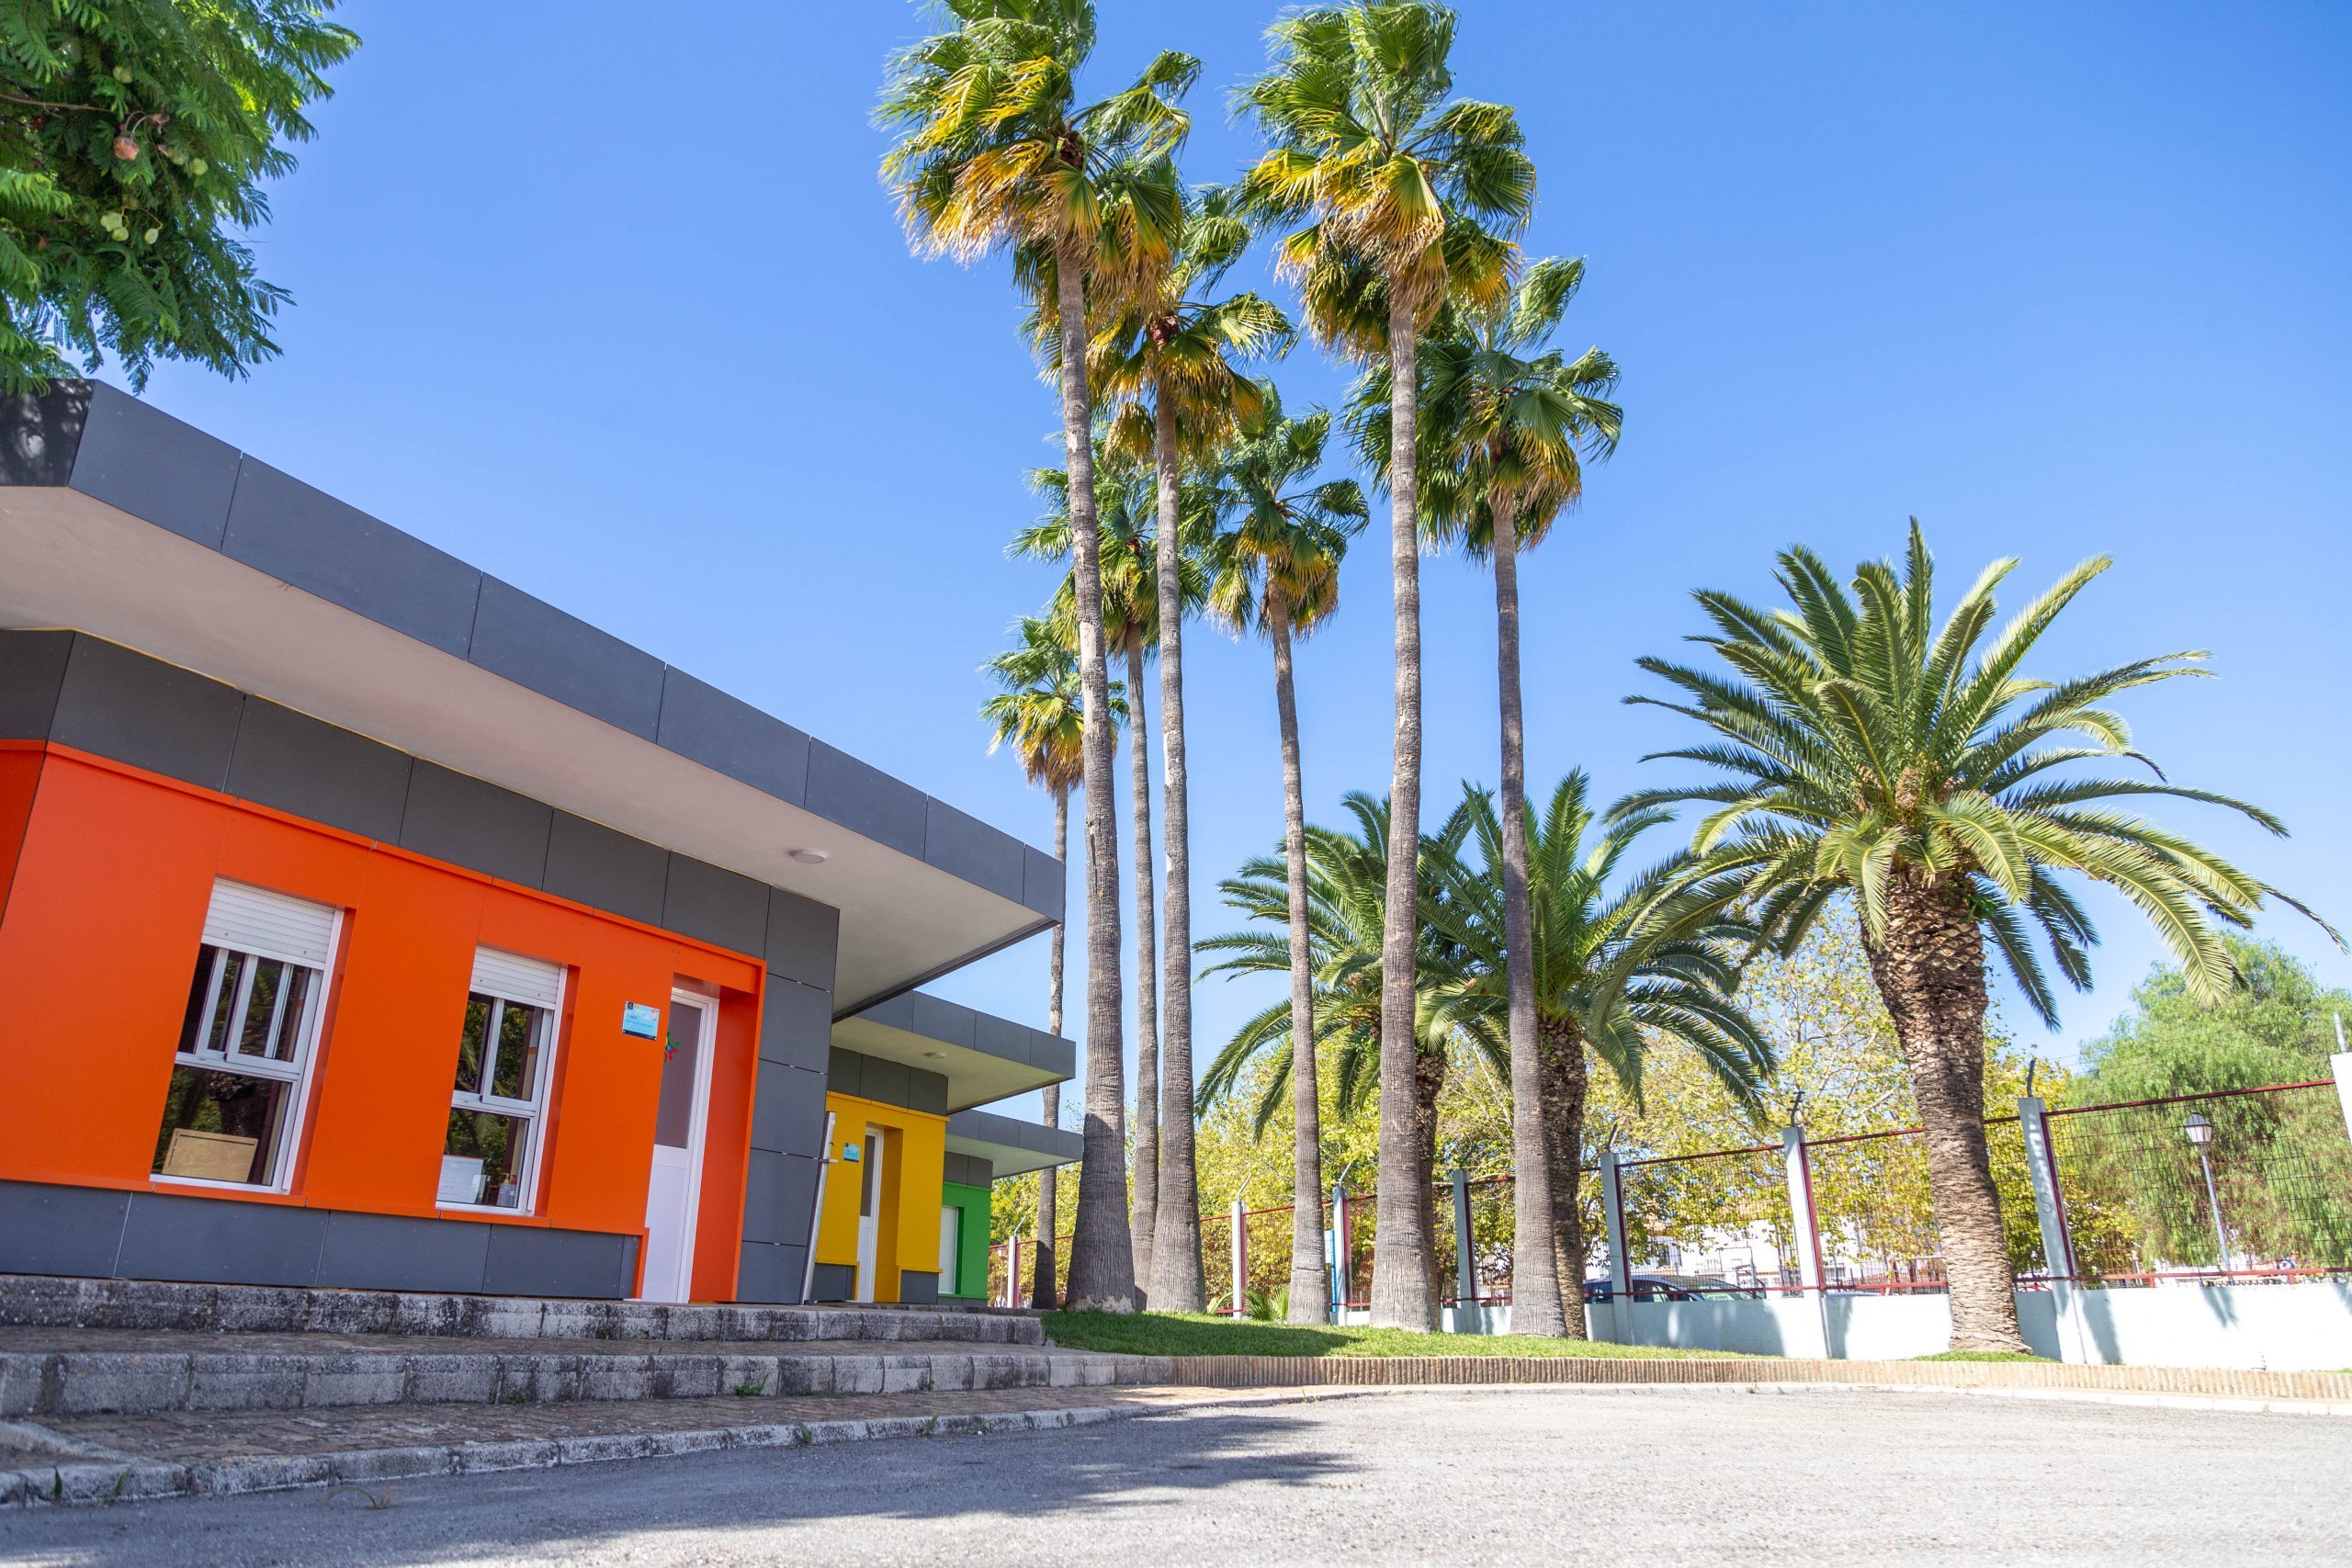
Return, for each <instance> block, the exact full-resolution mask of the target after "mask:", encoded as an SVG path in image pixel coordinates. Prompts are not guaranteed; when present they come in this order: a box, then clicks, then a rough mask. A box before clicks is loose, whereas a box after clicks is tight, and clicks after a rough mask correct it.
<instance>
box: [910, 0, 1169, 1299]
mask: <svg viewBox="0 0 2352 1568" xmlns="http://www.w3.org/2000/svg"><path fill="white" fill-rule="evenodd" d="M939 11H940V15H941V17H942V18H943V19H944V21H945V22H947V23H948V24H949V25H948V27H947V28H946V30H944V31H942V32H939V33H935V34H933V36H931V37H929V38H926V39H922V40H921V41H920V42H918V43H915V44H912V45H910V46H909V47H908V48H906V49H904V50H902V51H899V53H898V54H896V55H894V56H893V57H892V58H891V61H890V63H889V69H888V80H887V82H886V84H885V85H884V88H883V93H882V101H881V106H880V108H879V110H878V111H877V118H879V120H880V122H881V123H882V125H883V126H884V127H885V128H887V129H888V130H891V131H893V132H895V133H896V134H897V135H898V137H899V141H897V143H896V144H895V145H894V146H893V147H892V148H891V150H890V152H888V154H886V155H885V157H884V158H883V161H882V175H883V178H884V180H885V181H886V182H888V185H889V186H890V187H891V189H892V190H893V191H894V192H895V193H896V194H897V196H898V198H899V210H900V212H901V214H902V215H903V216H904V218H905V220H906V223H907V230H908V234H909V237H910V240H911V242H912V243H913V244H914V246H915V248H916V250H917V251H918V252H919V253H922V254H929V255H948V256H954V257H956V259H958V260H963V261H970V260H976V259H978V258H979V257H981V256H985V255H991V254H997V253H999V252H1009V253H1011V254H1012V259H1013V262H1014V277H1015V280H1016V282H1017V283H1018V284H1019V285H1020V286H1021V288H1023V291H1024V293H1025V294H1026V295H1027V297H1028V298H1030V299H1039V298H1041V297H1042V298H1050V299H1052V300H1053V301H1054V312H1055V319H1056V322H1057V327H1058V329H1059V336H1060V341H1059V344H1058V345H1057V355H1056V358H1057V377H1056V379H1057V384H1058V389H1059V393H1060V399H1061V414H1062V447H1063V461H1064V467H1065V468H1067V470H1068V472H1069V497H1070V517H1071V522H1072V547H1071V567H1072V573H1073V577H1074V579H1075V583H1076V598H1077V614H1078V660H1079V677H1080V687H1081V690H1082V692H1083V694H1084V698H1085V707H1086V712H1087V715H1088V723H1087V725H1086V729H1085V737H1084V739H1085V746H1084V750H1085V790H1086V822H1085V828H1086V910H1087V920H1086V944H1087V954H1086V957H1087V962H1086V992H1087V996H1086V1130H1085V1137H1086V1156H1085V1158H1084V1160H1083V1161H1082V1162H1081V1166H1080V1179H1079V1191H1080V1201H1079V1213H1078V1224H1077V1229H1076V1233H1075V1234H1076V1240H1075V1241H1074V1243H1073V1244H1072V1246H1073V1255H1072V1257H1071V1259H1070V1292H1071V1295H1072V1299H1073V1302H1074V1304H1076V1305H1079V1306H1082V1307H1091V1308H1098V1309H1102V1310H1104V1311H1115V1312H1129V1311H1133V1310H1134V1308H1135V1305H1136V1280H1135V1258H1134V1254H1133V1251H1132V1246H1133V1239H1132V1235H1131V1232H1130V1230H1129V1227H1128V1224H1127V1180H1126V1163H1125V1162H1126V1149H1125V1135H1124V1130H1123V1127H1122V1122H1123V1121H1124V1120H1125V1115H1124V1109H1125V1108H1124V1100H1125V1061H1124V1058H1123V1055H1122V1041H1121V1034H1122V1030H1121V1021H1120V1017H1119V1010H1120V1006H1121V984H1120V973H1119V851H1118V844H1117V841H1116V840H1117V827H1116V824H1115V823H1114V821H1113V815H1114V813H1113V807H1112V799H1111V788H1112V784H1111V773H1112V747H1113V741H1112V736H1111V725H1110V724H1109V722H1108V721H1107V718H1106V715H1107V711H1108V707H1109V703H1110V683H1111V682H1110V674H1109V670H1108V666H1107V664H1106V662H1105V660H1106V657H1107V656H1106V650H1105V649H1104V646H1103V581H1102V569H1101V561H1100V558H1099V557H1098V554H1097V541H1096V535H1095V503H1094V443H1093V439H1092V436H1091V424H1092V421H1093V415H1094V400H1093V397H1092V395H1091V390H1090V389H1089V386H1088V380H1087V363H1086V344H1087V339H1088V328H1089V318H1088V310H1089V307H1090V304H1091V306H1092V308H1093V309H1095V310H1099V311H1104V312H1107V311H1109V310H1113V309H1115V308H1116V307H1117V306H1118V305H1119V304H1120V303H1121V302H1123V301H1125V300H1127V299H1133V298H1136V297H1138V296H1139V295H1141V294H1143V293H1144V292H1146V291H1147V290H1148V288H1149V287H1150V284H1151V281H1152V279H1153V278H1155V277H1156V276H1158V275H1159V273H1160V272H1162V271H1163V270H1165V268H1166V267H1167V265H1168V264H1169V257H1170V251H1171V248H1172V246H1173V243H1174V236H1175V234H1176V231H1177V230H1178V228H1179V226H1180V224H1181V221H1182V218H1181V214H1182V205H1183V203H1182V188H1181V185H1180V182H1179V181H1178V179H1177V176H1176V172H1175V166H1174V164H1173V162H1172V158H1173V155H1174V153H1175V152H1177V150H1178V149H1179V148H1180V147H1182V144H1183V141H1184V138H1185V135H1186V133H1187V131H1188V130H1190V126H1191V121H1190V120H1189V118H1187V117H1186V115H1185V113H1184V111H1183V109H1182V107H1179V104H1178V99H1179V98H1181V97H1182V95H1183V93H1184V92H1185V90H1186V89H1188V88H1189V87H1190V86H1191V85H1193V81H1194V80H1195V79H1196V78H1197V77H1198V76H1199V74H1200V62H1198V61H1195V60H1193V58H1192V57H1191V56H1190V55H1185V54H1180V53H1177V52H1175V51H1164V52H1162V53H1160V54H1159V55H1158V56H1156V57H1155V58H1154V59H1153V60H1152V61H1151V62H1150V63H1149V64H1148V65H1147V66H1146V67H1145V68H1144V71H1143V73H1142V74H1141V75H1140V76H1138V77H1137V78H1136V80H1135V82H1134V83H1133V84H1132V85H1129V86H1127V87H1126V88H1125V89H1123V90H1121V91H1119V92H1116V93H1114V94H1112V95H1111V96H1108V97H1105V98H1101V99H1098V100H1096V101H1094V102H1092V103H1085V102H1082V101H1081V99H1080V95H1079V92H1078V83H1079V77H1080V73H1081V72H1082V71H1083V69H1084V68H1085V66H1086V64H1087V62H1088V58H1089V57H1090V56H1091V54H1092V52H1093V50H1094V6H1093V3H1092V0H944V4H943V5H942V6H940V7H939Z"/></svg>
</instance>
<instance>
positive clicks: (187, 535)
mask: <svg viewBox="0 0 2352 1568" xmlns="http://www.w3.org/2000/svg"><path fill="white" fill-rule="evenodd" d="M237 463H238V457H237V449H236V448H235V447H234V446H230V445H229V444H228V443H227V442H225V441H222V440H220V439H218V438H217V437H214V436H210V435H207V434H204V432H202V431H200V430H198V429H197V428H196V427H195V426H194V425H190V424H182V423H180V422H179V421H178V420H175V419H174V418H173V417H172V416H171V415H169V414H167V413H165V412H163V411H162V410H161V409H158V408H155V407H154V406H153V405H152V404H148V403H142V402H141V401H140V400H138V399H137V398H134V397H131V396H130V395H129V394H128V393H124V392H118V391H116V390H115V389H113V388H112V387H109V386H107V385H105V384H103V383H93V384H92V386H91V388H90V406H89V413H88V416H87V419H86V422H85V424H84V426H83V430H82V442H81V447H80V450H79V451H78V452H77V453H76V455H75V457H74V480H73V483H74V489H75V490H78V491H81V492H82V493H83V494H84V495H86V496H89V497H91V498H92V499H94V500H96V501H103V502H106V503H107V505H108V506H111V507H114V508H116V509H117V510H119V511H122V512H128V513H130V514H131V515H132V516H133V517H140V518H144V519H145V520H146V521H148V522H150V523H153V524H154V525H156V526H157V527H159V528H168V529H170V530H171V531H172V532H173V533H175V534H177V535H178V536H180V537H182V538H183V539H193V540H195V541H196V542H197V543H198V544H199V545H202V546H203V547H205V548H207V549H213V550H217V549H219V548H220V538H221V536H222V535H223V534H224V533H226V532H227V531H228V526H229V499H230V497H231V496H232V495H233V494H234V493H235V492H236V489H237Z"/></svg>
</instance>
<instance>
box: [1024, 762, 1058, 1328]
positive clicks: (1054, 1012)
mask: <svg viewBox="0 0 2352 1568" xmlns="http://www.w3.org/2000/svg"><path fill="white" fill-rule="evenodd" d="M1054 860H1055V862H1056V863H1057V864H1060V865H1062V866H1064V867H1065V868H1067V867H1068V865H1069V785H1068V784H1056V785H1055V786H1054ZM1063 874H1064V875H1068V874H1069V873H1068V871H1067V869H1065V871H1064V873H1063ZM1060 1032H1062V923H1061V922H1060V921H1058V920H1057V921H1056V922H1054V936H1053V952H1052V953H1051V955H1050V956H1048V957H1047V958H1046V1033H1048V1034H1059V1033H1060ZM1037 1098H1038V1100H1039V1101H1040V1102H1041V1104H1040V1108H1039V1111H1038V1116H1037V1120H1038V1121H1040V1122H1044V1123H1045V1124H1046V1126H1048V1127H1058V1126H1060V1125H1061V1124H1062V1086H1061V1085H1059V1084H1057V1083H1049V1084H1047V1085H1046V1087H1045V1088H1044V1089H1041V1090H1039V1091H1038V1096H1037ZM1059 1174H1060V1172H1059V1171H1058V1170H1057V1168H1055V1167H1053V1166H1047V1167H1046V1168H1045V1169H1043V1170H1041V1171H1039V1172H1038V1173H1037V1256H1036V1261H1035V1269H1036V1271H1037V1272H1036V1278H1035V1280H1033V1281H1032V1282H1031V1284H1030V1287H1029V1304H1030V1305H1031V1306H1033V1307H1051V1306H1053V1305H1055V1304H1056V1303H1057V1298H1056V1296H1055V1294H1054V1223H1055V1219H1056V1217H1057V1216H1056V1215H1055V1213H1054V1207H1055V1205H1054V1197H1055V1193H1054V1182H1055V1179H1056V1178H1057V1177H1058V1176H1059ZM1012 1286H1013V1291H1014V1292H1015V1293H1016V1294H1017V1293H1018V1292H1019V1291H1020V1288H1021V1281H1020V1280H1014V1281H1013V1282H1012Z"/></svg>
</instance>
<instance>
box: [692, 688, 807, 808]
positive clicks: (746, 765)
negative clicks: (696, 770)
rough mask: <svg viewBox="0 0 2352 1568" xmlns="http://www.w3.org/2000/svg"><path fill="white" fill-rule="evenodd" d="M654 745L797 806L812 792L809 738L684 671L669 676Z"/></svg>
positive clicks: (738, 698) (782, 721) (778, 719)
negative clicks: (660, 722)
mask: <svg viewBox="0 0 2352 1568" xmlns="http://www.w3.org/2000/svg"><path fill="white" fill-rule="evenodd" d="M655 739H657V740H658V741H659V742H660V743H661V744H662V746H663V747H664V748H666V749H667V750H672V751H675V752H676V753H677V754H678V755H679V756H681V757H685V758H689V759H691V760H692V761H697V762H700V763H701V764H702V765H703V766H704V767H706V768H709V769H711V770H712V771H713V772H716V773H725V774H726V775H727V776H728V777H729V778H731V779H741V781H742V782H743V783H745V784H750V785H751V786H752V788H753V789H763V790H765V791H767V793H768V794H770V795H775V797H776V798H777V799H778V800H788V801H790V802H791V803H792V804H793V805H795V806H798V805H799V804H801V802H802V801H803V800H804V799H806V798H807V795H808V790H809V737H807V736H806V735H804V734H802V733H801V732H800V731H799V730H797V729H795V728H792V726H790V725H788V724H786V723H785V722H784V720H782V719H780V718H776V717H775V716H772V715H769V714H764V713H762V712H761V711H760V710H759V709H758V708H755V707H753V706H752V705H751V704H749V703H747V702H745V701H743V700H742V699H741V697H731V696H729V695H728V694H726V693H725V692H722V691H720V690H719V689H718V687H716V686H714V685H711V684H710V683H709V682H705V681H697V680H695V678H694V677H693V676H692V675H689V674H687V673H686V672H685V671H683V670H677V669H672V670H669V671H666V673H665V674H664V676H663V680H662V727H661V730H660V732H659V734H658V735H657V736H656V737H655Z"/></svg>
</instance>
